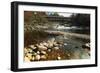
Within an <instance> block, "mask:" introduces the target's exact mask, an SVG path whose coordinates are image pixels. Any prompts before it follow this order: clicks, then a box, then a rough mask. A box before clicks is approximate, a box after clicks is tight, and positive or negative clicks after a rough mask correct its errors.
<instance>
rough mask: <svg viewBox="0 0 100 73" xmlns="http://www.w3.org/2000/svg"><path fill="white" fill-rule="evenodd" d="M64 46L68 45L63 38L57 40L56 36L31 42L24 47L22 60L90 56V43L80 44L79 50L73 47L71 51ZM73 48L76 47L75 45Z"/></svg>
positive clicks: (31, 60)
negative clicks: (38, 41)
mask: <svg viewBox="0 0 100 73" xmlns="http://www.w3.org/2000/svg"><path fill="white" fill-rule="evenodd" d="M66 46H68V43H65V42H64V41H63V40H59V41H58V40H57V38H56V39H55V38H52V39H49V40H46V41H43V42H40V43H36V44H31V45H29V46H27V47H25V48H24V61H25V62H33V61H48V60H70V59H84V58H89V57H90V43H86V44H83V45H81V48H83V49H81V52H80V50H79V49H78V50H77V49H74V51H73V50H72V49H70V48H68V47H66ZM70 46H71V45H70ZM75 48H78V47H77V46H76V47H75ZM69 49H70V50H69ZM82 53H83V54H82ZM80 56H81V57H80Z"/></svg>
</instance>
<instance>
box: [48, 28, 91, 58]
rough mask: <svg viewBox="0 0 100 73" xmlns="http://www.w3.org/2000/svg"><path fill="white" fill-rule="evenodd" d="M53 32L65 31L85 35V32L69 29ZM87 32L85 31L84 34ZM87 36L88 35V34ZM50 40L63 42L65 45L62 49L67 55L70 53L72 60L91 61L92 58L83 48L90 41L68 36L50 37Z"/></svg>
mask: <svg viewBox="0 0 100 73" xmlns="http://www.w3.org/2000/svg"><path fill="white" fill-rule="evenodd" d="M52 31H64V32H70V33H71V32H75V33H81V34H83V30H82V31H79V30H76V31H72V29H71V30H69V29H60V30H58V29H55V30H52ZM86 31H87V30H85V31H84V33H85V32H86ZM86 34H87V33H86ZM48 39H55V41H63V42H64V45H63V46H62V47H61V48H62V49H63V50H64V51H65V52H66V53H70V55H71V57H70V59H89V58H90V56H89V54H88V53H87V51H86V50H84V49H83V48H82V45H83V44H86V43H88V42H89V41H90V39H82V38H81V37H80V38H77V37H74V36H67V35H63V36H62V35H59V36H49V37H48Z"/></svg>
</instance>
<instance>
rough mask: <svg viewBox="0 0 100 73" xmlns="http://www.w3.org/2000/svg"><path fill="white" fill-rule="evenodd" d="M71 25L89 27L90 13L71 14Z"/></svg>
mask: <svg viewBox="0 0 100 73" xmlns="http://www.w3.org/2000/svg"><path fill="white" fill-rule="evenodd" d="M71 23H72V26H79V27H89V26H90V15H89V14H73V15H72V16H71Z"/></svg>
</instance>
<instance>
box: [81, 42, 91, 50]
mask: <svg viewBox="0 0 100 73" xmlns="http://www.w3.org/2000/svg"><path fill="white" fill-rule="evenodd" d="M82 48H83V49H88V50H90V43H86V44H84V45H82Z"/></svg>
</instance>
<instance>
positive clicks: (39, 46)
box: [37, 45, 47, 50]
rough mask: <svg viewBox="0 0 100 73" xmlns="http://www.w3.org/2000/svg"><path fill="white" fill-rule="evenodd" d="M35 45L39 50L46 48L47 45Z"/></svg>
mask: <svg viewBox="0 0 100 73" xmlns="http://www.w3.org/2000/svg"><path fill="white" fill-rule="evenodd" d="M37 47H38V48H39V50H47V47H45V46H42V45H38V46H37Z"/></svg>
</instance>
